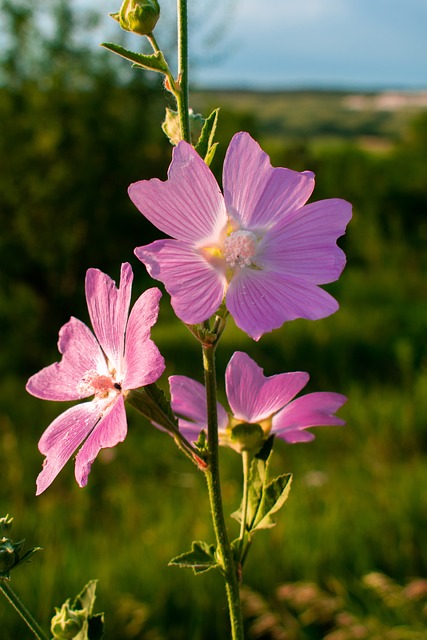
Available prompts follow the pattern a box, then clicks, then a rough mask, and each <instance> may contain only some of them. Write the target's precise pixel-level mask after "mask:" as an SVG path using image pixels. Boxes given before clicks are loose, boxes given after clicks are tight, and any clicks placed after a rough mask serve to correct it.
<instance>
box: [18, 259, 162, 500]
mask: <svg viewBox="0 0 427 640" xmlns="http://www.w3.org/2000/svg"><path fill="white" fill-rule="evenodd" d="M132 280H133V273H132V269H131V266H130V264H123V265H122V268H121V276H120V286H119V288H117V287H116V285H115V283H114V281H113V280H112V279H111V278H109V277H108V276H107V275H106V274H105V273H102V271H99V270H98V269H89V270H88V272H87V274H86V300H87V305H88V309H89V315H90V319H91V321H92V326H93V329H94V332H95V335H94V334H93V333H92V332H91V330H90V329H88V327H87V326H86V325H85V324H84V323H83V322H81V321H80V320H77V319H76V318H71V319H70V320H69V322H67V323H66V324H65V325H64V326H63V327H62V328H61V330H60V332H59V341H58V349H59V351H60V353H61V354H62V360H61V361H60V362H55V363H54V364H51V365H50V366H48V367H45V368H44V369H42V370H41V371H39V373H36V374H35V375H34V376H32V377H31V378H30V379H29V380H28V383H27V391H29V393H31V394H32V395H34V396H37V397H38V398H43V399H45V400H80V399H82V398H87V397H89V396H93V399H92V400H91V401H90V402H85V403H83V404H78V405H76V406H74V407H71V408H70V409H67V410H66V411H65V412H64V413H62V414H61V415H60V416H58V418H56V419H55V420H54V421H53V422H52V423H51V424H50V426H49V427H48V428H47V429H46V431H45V432H44V434H43V435H42V437H41V439H40V442H39V450H40V451H41V453H43V454H44V455H45V456H46V459H45V461H44V464H43V470H42V471H41V473H40V474H39V476H38V478H37V495H39V494H40V493H42V491H44V490H45V489H46V488H47V487H48V486H49V485H50V484H51V482H52V481H53V480H54V479H55V477H56V476H57V475H58V473H59V472H60V471H61V469H62V468H63V466H64V465H65V463H66V462H67V460H69V458H70V457H71V456H72V455H73V453H74V452H75V450H76V449H77V448H78V447H79V445H80V444H81V443H82V442H84V444H83V446H82V447H81V449H80V450H79V452H78V454H77V457H76V466H75V475H76V480H77V482H78V484H79V485H80V486H81V487H82V486H84V485H86V483H87V479H88V475H89V472H90V469H91V466H92V463H93V461H94V460H95V458H96V456H97V455H98V453H99V451H100V450H101V449H102V448H105V447H113V446H114V445H116V444H117V443H118V442H122V441H123V440H124V439H125V437H126V433H127V422H126V413H125V407H124V400H125V398H126V395H127V393H128V391H129V390H130V389H137V388H139V387H142V386H145V385H147V384H151V383H152V382H154V381H155V380H157V379H158V378H159V377H160V376H161V374H162V373H163V371H164V368H165V363H164V360H163V357H162V356H161V355H160V353H159V350H158V349H157V347H156V345H155V344H154V342H153V341H152V340H151V338H150V330H151V327H152V326H153V325H154V323H155V322H156V320H157V316H158V311H159V300H160V296H161V292H160V291H159V289H157V288H153V289H148V291H145V293H143V294H142V295H141V296H140V298H138V300H137V301H136V303H135V305H134V306H133V308H132V311H131V313H130V315H129V318H128V313H129V305H130V296H131V290H132ZM95 336H96V337H95Z"/></svg>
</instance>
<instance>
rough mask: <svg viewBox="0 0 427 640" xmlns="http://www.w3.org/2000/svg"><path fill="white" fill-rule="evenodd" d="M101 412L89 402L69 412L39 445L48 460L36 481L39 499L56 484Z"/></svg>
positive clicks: (52, 425)
mask: <svg viewBox="0 0 427 640" xmlns="http://www.w3.org/2000/svg"><path fill="white" fill-rule="evenodd" d="M101 412H102V408H100V405H99V404H98V403H97V402H86V403H84V404H78V405H76V406H75V407H71V409H67V411H64V413H61V415H60V416H58V417H57V418H56V419H55V420H54V421H53V422H52V423H51V424H50V425H49V427H48V428H47V429H46V431H45V432H44V434H43V435H42V437H41V438H40V441H39V450H40V452H41V453H43V454H44V455H45V456H46V460H45V461H44V463H43V470H42V471H41V473H40V474H39V476H38V478H37V494H36V495H40V494H41V493H42V492H43V491H44V490H45V489H47V487H48V486H49V485H50V484H51V483H52V482H53V480H54V479H55V478H56V476H57V475H58V473H59V472H60V471H61V469H62V468H63V467H64V465H65V464H66V462H67V461H68V460H69V459H70V458H71V456H72V455H73V453H74V451H75V450H76V449H77V447H78V446H79V445H80V444H81V443H82V442H83V440H84V439H85V438H86V437H87V435H88V434H89V433H90V432H91V430H92V429H93V427H94V426H95V424H96V423H97V422H98V420H99V419H100V417H101Z"/></svg>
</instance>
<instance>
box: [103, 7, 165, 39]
mask: <svg viewBox="0 0 427 640" xmlns="http://www.w3.org/2000/svg"><path fill="white" fill-rule="evenodd" d="M110 16H111V17H112V18H113V19H114V20H116V22H118V23H119V24H120V26H121V28H122V29H124V30H125V31H131V32H132V33H138V34H139V35H140V36H149V35H150V34H151V33H152V32H153V30H154V27H155V26H156V24H157V20H158V19H159V16H160V6H159V3H158V2H157V0H124V2H123V4H122V6H121V9H120V11H119V12H118V13H110Z"/></svg>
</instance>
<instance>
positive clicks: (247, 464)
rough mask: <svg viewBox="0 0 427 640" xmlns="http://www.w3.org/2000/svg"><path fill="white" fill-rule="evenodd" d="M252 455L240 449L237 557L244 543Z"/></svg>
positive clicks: (240, 555) (241, 551)
mask: <svg viewBox="0 0 427 640" xmlns="http://www.w3.org/2000/svg"><path fill="white" fill-rule="evenodd" d="M251 461H252V455H251V454H250V453H249V452H248V451H242V464H243V500H242V521H241V523H240V537H239V539H240V543H239V558H240V560H241V559H242V557H243V550H244V545H245V533H246V520H247V517H248V502H249V475H250V470H251Z"/></svg>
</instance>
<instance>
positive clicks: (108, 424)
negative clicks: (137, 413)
mask: <svg viewBox="0 0 427 640" xmlns="http://www.w3.org/2000/svg"><path fill="white" fill-rule="evenodd" d="M126 434H127V422H126V412H125V405H124V400H123V396H122V395H119V396H117V398H116V399H115V401H114V402H113V403H112V404H111V405H110V406H109V407H108V409H107V410H106V411H105V412H104V415H103V417H102V418H101V420H100V421H99V422H98V424H97V425H96V427H95V428H94V429H93V431H92V432H91V434H90V435H89V437H88V438H87V440H86V442H85V443H84V445H83V446H82V448H81V449H80V451H79V452H78V454H77V457H76V468H75V476H76V480H77V483H78V485H79V486H80V487H84V486H86V484H87V479H88V476H89V473H90V470H91V467H92V463H93V461H94V460H95V458H96V456H97V455H98V453H99V452H100V450H101V449H105V448H108V447H114V446H115V445H116V444H118V443H119V442H123V440H124V439H125V438H126Z"/></svg>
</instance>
